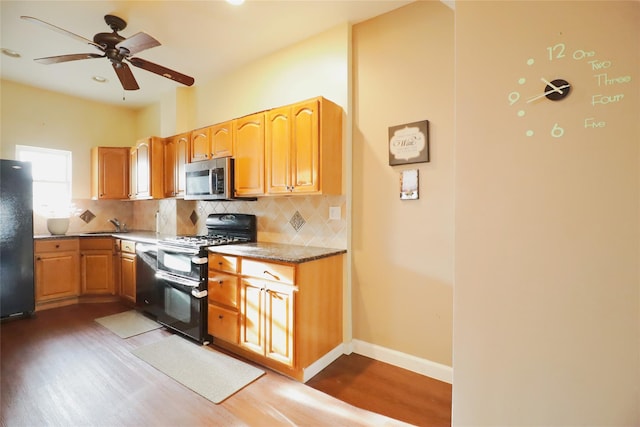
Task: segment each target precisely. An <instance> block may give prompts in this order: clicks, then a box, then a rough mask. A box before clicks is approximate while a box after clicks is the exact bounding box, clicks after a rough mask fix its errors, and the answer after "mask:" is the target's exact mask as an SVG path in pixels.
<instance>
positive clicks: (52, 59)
mask: <svg viewBox="0 0 640 427" xmlns="http://www.w3.org/2000/svg"><path fill="white" fill-rule="evenodd" d="M93 58H104V55H98V54H97V53H74V54H71V55H60V56H47V57H46V58H36V59H34V61H36V62H37V63H38V64H47V65H49V64H58V63H60V62H69V61H77V60H79V59H93Z"/></svg>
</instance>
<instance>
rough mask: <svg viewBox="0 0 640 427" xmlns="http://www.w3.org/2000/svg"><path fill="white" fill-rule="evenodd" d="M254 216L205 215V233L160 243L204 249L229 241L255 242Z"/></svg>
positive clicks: (165, 240) (226, 243) (231, 214)
mask: <svg viewBox="0 0 640 427" xmlns="http://www.w3.org/2000/svg"><path fill="white" fill-rule="evenodd" d="M256 224H257V222H256V216H255V215H249V214H234V213H227V214H210V215H209V216H207V221H206V226H207V234H205V235H199V236H176V237H168V238H166V239H164V240H162V241H161V242H159V244H160V245H167V246H177V247H181V248H189V249H204V248H207V247H209V246H219V245H229V244H231V243H248V242H255V241H256V237H257V226H256Z"/></svg>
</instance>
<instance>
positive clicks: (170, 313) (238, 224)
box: [136, 214, 257, 344]
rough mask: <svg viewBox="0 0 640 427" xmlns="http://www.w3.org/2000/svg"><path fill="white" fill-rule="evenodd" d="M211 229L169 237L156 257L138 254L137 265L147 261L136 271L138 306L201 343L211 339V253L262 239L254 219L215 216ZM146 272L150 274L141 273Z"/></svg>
mask: <svg viewBox="0 0 640 427" xmlns="http://www.w3.org/2000/svg"><path fill="white" fill-rule="evenodd" d="M206 226H207V235H203V236H176V237H170V238H165V239H162V240H159V241H158V244H157V252H156V253H155V254H154V253H153V252H155V251H146V252H144V251H142V250H141V251H139V252H137V255H138V263H142V265H139V266H138V268H137V270H138V271H137V276H138V277H137V295H136V300H137V305H138V308H139V309H140V310H141V311H142V312H144V313H146V314H147V315H149V316H151V317H152V318H154V319H155V320H156V321H157V322H158V323H160V324H162V325H164V326H166V327H167V328H169V329H172V330H174V331H175V332H178V333H180V334H182V335H184V336H186V337H188V338H190V339H192V340H195V341H197V342H199V343H202V344H204V343H207V342H208V340H209V335H208V333H207V279H208V267H209V266H208V250H207V249H208V248H210V247H212V246H218V245H226V244H238V243H250V242H255V241H256V238H257V225H256V217H255V215H248V214H211V215H209V216H208V217H207V220H206ZM141 247H143V246H141ZM154 255H155V256H154ZM154 258H155V259H154ZM145 268H146V270H147V273H146V274H145V273H143V272H142V271H144V270H145ZM141 272H142V273H141Z"/></svg>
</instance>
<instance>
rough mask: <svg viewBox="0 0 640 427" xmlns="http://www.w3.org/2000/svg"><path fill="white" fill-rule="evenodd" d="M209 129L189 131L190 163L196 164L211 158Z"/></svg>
mask: <svg viewBox="0 0 640 427" xmlns="http://www.w3.org/2000/svg"><path fill="white" fill-rule="evenodd" d="M210 146H211V128H210V127H206V128H202V129H196V130H194V131H191V139H190V149H191V159H190V160H191V161H192V162H198V161H201V160H207V159H210V158H211V151H210Z"/></svg>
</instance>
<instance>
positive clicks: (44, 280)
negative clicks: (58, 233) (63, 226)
mask: <svg viewBox="0 0 640 427" xmlns="http://www.w3.org/2000/svg"><path fill="white" fill-rule="evenodd" d="M34 256H35V288H36V294H35V300H36V304H38V303H43V302H49V301H52V300H57V299H63V298H69V297H77V296H78V295H79V294H80V274H79V272H80V268H79V257H80V254H79V244H78V239H77V238H70V239H52V240H36V241H35V243H34Z"/></svg>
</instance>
